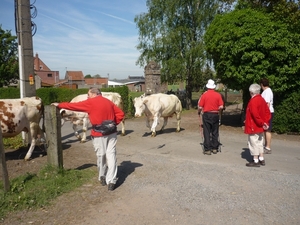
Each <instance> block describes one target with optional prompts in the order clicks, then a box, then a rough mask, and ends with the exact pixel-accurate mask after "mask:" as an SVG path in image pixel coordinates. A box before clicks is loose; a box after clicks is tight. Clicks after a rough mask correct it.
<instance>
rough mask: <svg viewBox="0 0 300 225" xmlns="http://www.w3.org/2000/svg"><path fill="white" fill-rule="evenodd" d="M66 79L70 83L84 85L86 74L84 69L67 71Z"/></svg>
mask: <svg viewBox="0 0 300 225" xmlns="http://www.w3.org/2000/svg"><path fill="white" fill-rule="evenodd" d="M65 80H67V81H68V84H76V85H84V84H85V81H84V76H83V73H82V71H66V74H65Z"/></svg>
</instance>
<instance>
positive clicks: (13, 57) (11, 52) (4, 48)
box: [0, 25, 19, 87]
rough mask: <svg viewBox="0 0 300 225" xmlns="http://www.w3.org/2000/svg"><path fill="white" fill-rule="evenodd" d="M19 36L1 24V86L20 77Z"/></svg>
mask: <svg viewBox="0 0 300 225" xmlns="http://www.w3.org/2000/svg"><path fill="white" fill-rule="evenodd" d="M18 71H19V65H18V43H17V37H16V36H13V35H11V32H10V31H7V30H6V31H5V30H3V29H2V26H1V25H0V87H3V86H4V85H8V84H9V83H10V82H15V81H16V80H18V79H19V73H18Z"/></svg>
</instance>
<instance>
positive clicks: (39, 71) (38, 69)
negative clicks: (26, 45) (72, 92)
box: [34, 53, 60, 86]
mask: <svg viewBox="0 0 300 225" xmlns="http://www.w3.org/2000/svg"><path fill="white" fill-rule="evenodd" d="M34 73H35V75H36V76H38V77H39V78H40V80H41V83H42V86H53V85H55V84H56V83H58V82H59V81H60V80H59V71H53V70H50V68H49V67H48V66H47V65H46V64H45V63H44V62H43V61H42V60H41V59H40V58H39V55H38V54H37V53H36V54H35V56H34Z"/></svg>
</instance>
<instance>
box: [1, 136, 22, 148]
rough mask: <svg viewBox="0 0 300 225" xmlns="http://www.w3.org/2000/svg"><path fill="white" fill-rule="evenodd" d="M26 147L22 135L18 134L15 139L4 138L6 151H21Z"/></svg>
mask: <svg viewBox="0 0 300 225" xmlns="http://www.w3.org/2000/svg"><path fill="white" fill-rule="evenodd" d="M23 146H24V143H23V140H22V134H21V133H20V134H18V135H17V136H15V137H11V138H3V147H4V149H19V148H21V147H23Z"/></svg>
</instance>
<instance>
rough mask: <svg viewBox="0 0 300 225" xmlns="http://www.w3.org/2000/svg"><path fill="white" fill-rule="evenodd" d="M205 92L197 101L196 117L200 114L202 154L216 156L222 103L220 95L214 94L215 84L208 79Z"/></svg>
mask: <svg viewBox="0 0 300 225" xmlns="http://www.w3.org/2000/svg"><path fill="white" fill-rule="evenodd" d="M206 88H207V91H206V92H204V93H203V94H202V95H201V97H200V99H199V101H198V115H199V116H200V114H201V113H202V114H203V115H202V120H203V136H204V143H203V146H204V154H205V155H211V152H212V153H214V154H217V152H218V149H219V145H220V143H219V111H220V110H222V109H223V106H224V102H223V99H222V97H221V95H220V93H218V92H216V91H215V90H214V89H215V88H216V85H215V82H214V81H213V80H212V79H209V80H208V81H207V84H206Z"/></svg>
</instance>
